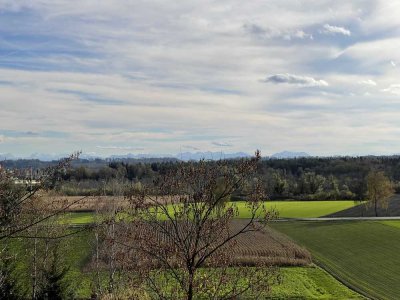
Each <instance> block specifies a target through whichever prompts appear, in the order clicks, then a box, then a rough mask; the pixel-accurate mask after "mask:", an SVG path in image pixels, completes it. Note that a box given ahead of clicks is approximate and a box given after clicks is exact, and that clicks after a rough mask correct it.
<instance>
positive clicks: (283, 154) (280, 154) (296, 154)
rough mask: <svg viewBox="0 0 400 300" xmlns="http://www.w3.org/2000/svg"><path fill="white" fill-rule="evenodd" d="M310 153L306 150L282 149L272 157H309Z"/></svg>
mask: <svg viewBox="0 0 400 300" xmlns="http://www.w3.org/2000/svg"><path fill="white" fill-rule="evenodd" d="M309 156H310V154H308V153H306V152H290V151H282V152H278V153H275V154H273V155H271V158H296V157H309Z"/></svg>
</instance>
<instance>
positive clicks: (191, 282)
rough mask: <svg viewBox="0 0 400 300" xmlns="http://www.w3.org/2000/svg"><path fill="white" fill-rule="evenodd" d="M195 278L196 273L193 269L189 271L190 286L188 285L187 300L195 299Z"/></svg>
mask: <svg viewBox="0 0 400 300" xmlns="http://www.w3.org/2000/svg"><path fill="white" fill-rule="evenodd" d="M193 279H194V274H193V271H191V270H190V271H189V287H188V293H187V300H192V299H193Z"/></svg>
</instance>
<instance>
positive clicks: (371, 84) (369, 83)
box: [358, 79, 376, 86]
mask: <svg viewBox="0 0 400 300" xmlns="http://www.w3.org/2000/svg"><path fill="white" fill-rule="evenodd" d="M358 83H359V84H362V85H370V86H376V82H375V81H373V80H372V79H366V80H360V81H359V82H358Z"/></svg>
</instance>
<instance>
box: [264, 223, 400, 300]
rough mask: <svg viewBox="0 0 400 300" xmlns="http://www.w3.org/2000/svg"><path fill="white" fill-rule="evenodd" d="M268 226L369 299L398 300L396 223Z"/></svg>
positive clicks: (399, 254) (399, 239) (399, 255)
mask: <svg viewBox="0 0 400 300" xmlns="http://www.w3.org/2000/svg"><path fill="white" fill-rule="evenodd" d="M271 226H273V227H274V228H275V229H277V230H279V231H281V232H283V233H286V234H287V235H289V236H290V237H291V238H293V239H294V240H295V241H297V242H298V243H299V244H301V245H303V246H305V247H306V248H307V249H308V250H310V251H311V253H312V254H313V257H314V258H315V260H316V261H317V262H318V263H319V264H321V265H322V266H323V267H324V268H326V269H327V270H328V271H329V272H330V273H332V274H334V275H335V276H337V277H338V278H340V279H341V280H343V281H344V282H345V283H346V284H347V285H349V286H351V287H353V288H355V289H357V290H359V291H362V292H363V293H364V294H366V295H368V296H370V297H371V298H377V299H398V297H399V295H400V285H399V282H400V265H399V263H398V262H399V261H400V229H399V227H400V226H399V222H395V221H384V222H378V221H376V222H373V221H347V222H344V221H342V222H340V221H327V222H321V221H320V222H280V223H274V224H272V225H271Z"/></svg>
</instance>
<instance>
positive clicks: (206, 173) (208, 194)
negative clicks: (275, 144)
mask: <svg viewBox="0 0 400 300" xmlns="http://www.w3.org/2000/svg"><path fill="white" fill-rule="evenodd" d="M259 160H260V153H259V151H257V152H256V155H255V157H254V158H252V159H245V160H241V161H218V162H215V163H213V162H205V161H200V162H199V163H187V164H185V163H183V164H182V165H181V166H180V167H179V168H177V169H176V170H173V171H170V172H169V173H167V174H166V175H163V176H161V177H160V178H159V179H158V180H156V182H155V183H154V185H153V186H151V187H143V188H141V189H133V190H131V191H130V193H129V195H128V196H127V197H128V199H129V201H130V204H131V205H130V210H129V213H130V216H129V218H127V219H128V220H127V221H126V223H125V224H124V225H125V231H124V230H123V229H121V230H119V232H121V233H122V234H121V236H120V237H121V238H119V239H118V243H119V244H120V245H122V246H124V247H126V255H125V257H124V259H125V263H126V264H127V265H128V266H129V268H130V270H131V271H132V273H133V274H136V275H137V276H138V277H141V278H142V279H143V284H142V287H145V289H147V292H148V295H149V296H150V297H154V298H157V299H193V298H202V299H232V298H235V297H237V296H239V295H242V294H244V293H246V292H247V293H251V295H253V297H257V296H259V295H260V294H263V293H267V292H268V290H269V287H270V284H271V274H273V272H272V271H271V268H269V266H261V267H251V268H250V267H243V266H242V267H237V268H232V266H233V257H232V256H233V255H232V253H233V251H232V250H233V248H234V247H235V244H236V242H235V241H236V239H237V238H238V237H239V236H240V235H242V234H245V233H247V232H253V231H259V230H262V228H263V227H264V226H265V224H266V222H267V221H268V220H269V219H270V218H271V217H272V214H271V213H268V212H267V211H266V209H265V207H264V204H263V200H264V199H265V193H264V191H263V189H262V182H261V181H260V180H259V179H258V176H257V167H258V162H259ZM237 192H240V194H241V195H243V196H244V199H245V205H246V208H247V210H248V213H249V215H248V219H246V221H245V222H241V223H240V224H241V226H239V227H238V226H235V227H233V226H232V223H233V222H234V220H233V219H234V218H235V217H237V216H238V214H239V209H238V207H237V205H236V204H235V203H233V202H228V200H229V198H230V195H232V194H233V193H237ZM122 225H123V224H120V226H121V227H122ZM234 228H235V229H234Z"/></svg>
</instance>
